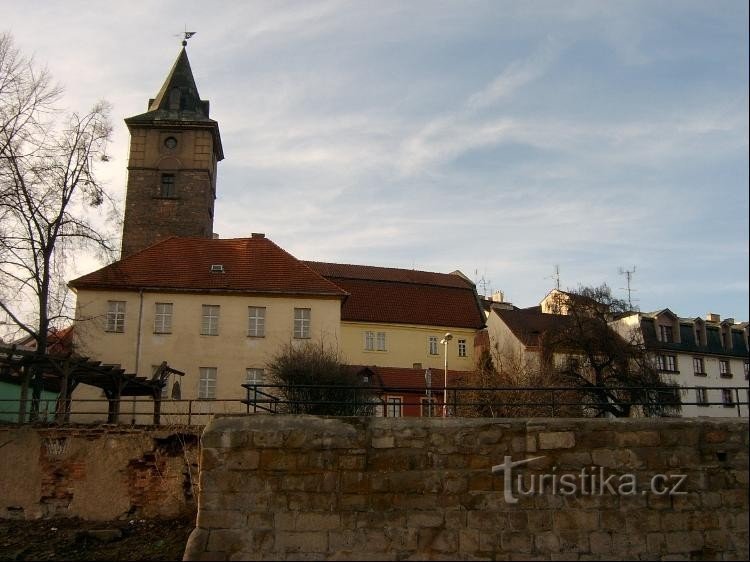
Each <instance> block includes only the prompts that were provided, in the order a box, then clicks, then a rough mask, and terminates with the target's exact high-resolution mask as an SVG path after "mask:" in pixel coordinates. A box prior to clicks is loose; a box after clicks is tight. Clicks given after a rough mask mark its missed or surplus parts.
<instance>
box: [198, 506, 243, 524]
mask: <svg viewBox="0 0 750 562" xmlns="http://www.w3.org/2000/svg"><path fill="white" fill-rule="evenodd" d="M196 525H197V526H198V527H203V528H204V529H244V528H245V527H246V526H247V514H246V513H245V512H244V511H227V510H221V511H210V510H206V509H202V510H200V511H199V512H198V517H197V523H196Z"/></svg>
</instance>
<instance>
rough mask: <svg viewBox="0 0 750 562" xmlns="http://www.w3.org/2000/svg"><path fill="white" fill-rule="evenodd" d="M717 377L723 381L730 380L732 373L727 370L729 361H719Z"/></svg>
mask: <svg viewBox="0 0 750 562" xmlns="http://www.w3.org/2000/svg"><path fill="white" fill-rule="evenodd" d="M719 375H721V376H722V377H724V378H725V379H731V378H732V371H731V369H730V368H729V361H728V360H726V359H719Z"/></svg>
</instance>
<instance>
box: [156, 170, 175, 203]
mask: <svg viewBox="0 0 750 562" xmlns="http://www.w3.org/2000/svg"><path fill="white" fill-rule="evenodd" d="M159 196H160V197H168V198H170V199H173V198H175V197H177V191H176V190H175V186H174V174H162V175H161V185H160V187H159Z"/></svg>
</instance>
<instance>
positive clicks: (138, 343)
mask: <svg viewBox="0 0 750 562" xmlns="http://www.w3.org/2000/svg"><path fill="white" fill-rule="evenodd" d="M142 321H143V289H140V290H139V291H138V330H137V332H136V340H135V374H136V375H137V374H138V371H139V369H140V366H141V334H142V332H143V330H142V325H141V324H142ZM130 422H131V423H132V424H133V425H135V396H133V411H132V413H131V418H130Z"/></svg>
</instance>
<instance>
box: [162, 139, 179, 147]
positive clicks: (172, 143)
mask: <svg viewBox="0 0 750 562" xmlns="http://www.w3.org/2000/svg"><path fill="white" fill-rule="evenodd" d="M164 146H166V147H167V148H169V149H172V148H175V147H176V146H177V139H176V138H174V137H167V138H166V139H164Z"/></svg>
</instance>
